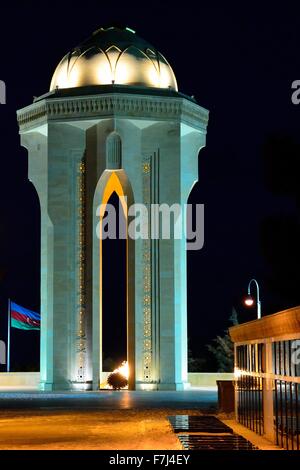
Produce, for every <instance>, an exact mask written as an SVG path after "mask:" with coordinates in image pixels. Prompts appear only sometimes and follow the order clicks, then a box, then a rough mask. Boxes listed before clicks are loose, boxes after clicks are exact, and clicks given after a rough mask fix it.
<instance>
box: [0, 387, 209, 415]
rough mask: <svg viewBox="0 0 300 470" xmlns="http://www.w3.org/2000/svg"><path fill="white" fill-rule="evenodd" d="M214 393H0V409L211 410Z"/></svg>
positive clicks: (202, 391)
mask: <svg viewBox="0 0 300 470" xmlns="http://www.w3.org/2000/svg"><path fill="white" fill-rule="evenodd" d="M216 406H217V392H216V391H215V390H192V391H190V390H187V391H183V392H146V391H141V392H135V391H121V392H113V391H100V392H83V393H82V392H60V393H56V392H55V393H54V392H51V393H45V392H0V409H2V410H3V409H5V410H9V409H23V410H28V409H64V410H68V409H69V410H73V409H77V410H78V409H81V410H90V409H94V410H133V409H144V410H145V409H164V408H172V409H177V410H180V409H181V410H182V409H185V410H187V409H188V410H195V409H197V410H200V409H201V410H213V409H215V408H216Z"/></svg>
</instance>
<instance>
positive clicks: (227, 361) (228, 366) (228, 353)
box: [207, 307, 238, 372]
mask: <svg viewBox="0 0 300 470" xmlns="http://www.w3.org/2000/svg"><path fill="white" fill-rule="evenodd" d="M229 322H230V324H231V325H233V326H234V325H238V315H237V311H236V309H235V308H234V307H233V308H232V312H231V315H230V317H229ZM207 348H208V350H209V352H211V353H212V354H213V355H214V357H215V359H216V361H217V364H218V372H232V371H233V367H234V347H233V342H232V341H231V339H230V336H229V330H228V329H227V330H225V331H224V336H217V337H216V338H215V339H214V340H213V341H212V344H209V345H208V346H207Z"/></svg>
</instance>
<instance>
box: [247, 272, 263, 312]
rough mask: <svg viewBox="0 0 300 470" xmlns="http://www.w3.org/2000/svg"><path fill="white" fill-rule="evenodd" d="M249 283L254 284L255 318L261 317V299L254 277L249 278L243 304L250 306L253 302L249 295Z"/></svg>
mask: <svg viewBox="0 0 300 470" xmlns="http://www.w3.org/2000/svg"><path fill="white" fill-rule="evenodd" d="M251 284H255V285H256V305H257V318H258V320H259V319H260V318H261V301H260V298H259V285H258V282H257V280H256V279H251V281H250V282H249V284H248V296H247V298H246V299H245V304H246V305H247V307H252V305H253V304H254V300H253V297H252V296H251Z"/></svg>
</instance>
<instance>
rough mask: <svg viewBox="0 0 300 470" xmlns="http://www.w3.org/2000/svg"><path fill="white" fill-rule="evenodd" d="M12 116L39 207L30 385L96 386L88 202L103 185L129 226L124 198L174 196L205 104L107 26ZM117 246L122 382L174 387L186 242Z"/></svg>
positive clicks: (200, 134) (98, 219) (158, 58)
mask: <svg viewBox="0 0 300 470" xmlns="http://www.w3.org/2000/svg"><path fill="white" fill-rule="evenodd" d="M18 122H19V127H20V135H21V144H22V145H23V146H24V147H25V148H26V149H27V150H28V162H29V179H30V181H31V182H32V183H33V185H34V186H35V188H36V191H37V194H38V197H39V201H40V208H41V319H42V320H41V388H42V389H43V390H54V389H68V388H80V389H86V388H91V387H93V388H94V389H98V388H99V384H100V383H101V374H102V356H103V354H102V314H103V305H102V281H103V276H105V272H104V270H103V269H102V242H101V239H100V240H99V237H98V231H97V229H98V227H99V224H100V227H101V223H102V221H103V213H102V212H101V209H99V207H100V205H101V204H103V205H105V204H106V203H107V202H108V200H109V198H110V196H111V195H112V193H114V192H115V193H116V194H117V195H118V196H119V198H120V200H122V201H123V210H124V214H125V218H126V220H127V223H129V219H130V216H129V215H128V210H129V208H130V207H131V205H132V204H133V203H135V204H137V203H138V204H143V205H146V206H148V207H149V206H150V205H151V204H162V203H166V204H168V205H172V204H180V205H181V206H183V205H184V204H186V203H187V199H188V196H189V194H190V191H191V188H192V186H193V184H194V183H195V181H197V179H198V153H199V151H200V149H201V148H202V147H204V146H205V139H206V127H207V122H208V112H207V111H206V110H205V109H204V108H202V107H200V106H199V105H198V104H197V103H196V102H195V100H194V99H193V98H191V97H188V96H186V95H183V94H182V93H179V92H178V90H177V83H176V78H175V76H174V73H173V71H172V69H171V67H170V65H169V64H168V62H167V61H166V59H165V58H164V57H163V56H162V55H161V54H160V53H159V52H158V51H157V50H156V49H155V48H154V47H153V46H151V45H150V44H149V43H147V42H146V41H144V40H143V39H141V38H139V37H138V36H137V35H136V34H135V33H134V32H133V31H132V30H130V29H128V28H125V29H119V28H113V27H112V28H107V29H102V28H101V29H100V30H98V31H96V32H95V33H94V34H93V35H92V36H91V37H90V38H89V39H88V40H86V41H85V42H84V43H82V44H80V45H79V46H78V47H76V48H74V49H73V50H72V51H70V52H69V53H68V54H66V56H65V57H64V58H63V59H62V61H61V62H60V63H59V65H58V67H57V68H56V70H55V73H54V75H53V78H52V82H51V86H50V92H49V93H47V94H45V95H43V96H41V97H39V98H36V99H35V100H34V102H33V104H31V105H29V106H27V107H26V108H24V109H21V110H20V111H18ZM181 223H182V226H185V224H186V218H185V217H184V218H183V220H182V222H181ZM100 238H101V237H100ZM126 246H127V248H126V250H127V268H126V269H127V288H126V292H127V360H128V363H129V371H130V374H129V388H130V389H165V390H181V389H184V388H185V386H186V384H187V311H186V308H187V307H186V293H187V285H186V282H187V281H186V240H185V239H183V238H182V239H180V240H179V239H169V240H166V239H162V238H161V237H158V239H150V238H148V239H137V240H132V239H130V237H127V245H126ZM113 268H116V269H117V267H113ZM116 295H117V292H116Z"/></svg>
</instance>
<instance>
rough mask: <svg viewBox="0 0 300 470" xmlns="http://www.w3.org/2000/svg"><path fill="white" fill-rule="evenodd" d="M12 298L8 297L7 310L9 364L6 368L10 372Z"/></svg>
mask: <svg viewBox="0 0 300 470" xmlns="http://www.w3.org/2000/svg"><path fill="white" fill-rule="evenodd" d="M10 317H11V313H10V299H8V312H7V360H6V362H7V364H6V370H7V372H10Z"/></svg>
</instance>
